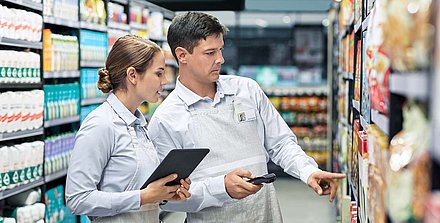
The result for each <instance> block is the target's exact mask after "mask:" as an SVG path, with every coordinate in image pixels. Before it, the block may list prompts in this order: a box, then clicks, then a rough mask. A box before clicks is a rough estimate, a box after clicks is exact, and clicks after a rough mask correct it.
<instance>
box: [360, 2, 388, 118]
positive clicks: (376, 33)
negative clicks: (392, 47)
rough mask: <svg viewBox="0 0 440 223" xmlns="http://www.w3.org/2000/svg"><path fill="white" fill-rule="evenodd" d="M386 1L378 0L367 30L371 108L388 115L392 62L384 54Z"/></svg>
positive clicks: (367, 64) (367, 63)
mask: <svg viewBox="0 0 440 223" xmlns="http://www.w3.org/2000/svg"><path fill="white" fill-rule="evenodd" d="M385 2H386V1H384V0H377V1H376V6H375V7H374V9H373V10H372V12H371V15H370V21H369V24H368V27H371V28H370V29H368V30H367V39H366V47H367V58H366V66H367V74H368V85H369V93H370V103H371V108H373V109H375V110H377V111H379V112H382V113H383V114H388V111H389V103H390V91H389V75H390V66H391V64H390V63H391V61H390V59H389V58H388V56H387V55H386V53H385V52H384V48H383V47H384V46H383V43H384V39H383V38H384V34H385V33H384V23H385V21H386V5H385Z"/></svg>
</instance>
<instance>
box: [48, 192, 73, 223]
mask: <svg viewBox="0 0 440 223" xmlns="http://www.w3.org/2000/svg"><path fill="white" fill-rule="evenodd" d="M44 196H45V203H46V218H45V220H46V222H49V223H61V222H66V223H74V222H76V219H75V216H73V215H72V214H70V212H69V210H68V209H67V207H66V206H65V205H64V196H65V195H64V187H63V186H62V185H59V186H56V187H55V188H52V189H50V190H48V191H46V193H45V195H44Z"/></svg>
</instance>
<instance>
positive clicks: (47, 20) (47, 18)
mask: <svg viewBox="0 0 440 223" xmlns="http://www.w3.org/2000/svg"><path fill="white" fill-rule="evenodd" d="M43 21H44V23H47V24H54V25H59V26H65V27H70V28H75V29H78V28H79V26H78V21H73V20H68V19H62V18H55V17H51V16H46V15H45V16H44V19H43Z"/></svg>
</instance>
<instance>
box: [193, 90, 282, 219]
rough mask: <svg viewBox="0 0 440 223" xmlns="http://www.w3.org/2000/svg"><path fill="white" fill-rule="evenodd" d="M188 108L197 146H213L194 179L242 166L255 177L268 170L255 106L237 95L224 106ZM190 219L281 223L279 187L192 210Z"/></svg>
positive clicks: (266, 187) (270, 185) (264, 188)
mask: <svg viewBox="0 0 440 223" xmlns="http://www.w3.org/2000/svg"><path fill="white" fill-rule="evenodd" d="M187 107H188V106H187ZM188 110H189V112H190V113H191V118H192V122H193V123H194V129H193V131H194V132H195V144H196V147H208V148H210V149H211V152H210V153H209V154H208V155H207V157H206V158H205V159H204V160H203V161H202V163H200V165H199V166H198V167H197V169H196V170H195V171H194V173H193V174H192V175H191V177H192V180H193V181H197V180H201V179H204V178H206V177H216V176H220V175H225V174H227V173H229V172H230V171H232V170H235V169H238V168H240V169H246V170H250V171H251V172H252V174H253V175H255V176H259V175H262V174H266V173H267V164H266V152H265V148H264V147H263V146H262V145H261V142H260V140H259V138H258V132H257V121H256V115H257V110H256V109H255V108H249V107H247V108H246V107H244V106H242V104H241V103H240V101H239V99H238V98H235V99H234V100H232V104H230V105H228V106H226V107H224V108H211V109H198V110H194V109H188ZM187 221H188V223H202V222H203V223H206V222H225V223H226V222H227V223H235V222H264V223H266V222H277V223H278V222H283V219H282V216H281V210H280V207H279V204H278V200H277V198H276V194H275V188H274V186H273V185H272V184H268V185H264V187H263V188H262V189H261V190H260V191H259V192H257V193H256V194H254V195H251V196H248V197H246V198H244V199H241V200H235V199H234V200H232V201H230V202H227V203H225V204H224V205H223V206H222V207H208V208H205V209H203V210H201V211H199V212H197V213H188V214H187Z"/></svg>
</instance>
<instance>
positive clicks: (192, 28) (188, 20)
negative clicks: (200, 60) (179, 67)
mask: <svg viewBox="0 0 440 223" xmlns="http://www.w3.org/2000/svg"><path fill="white" fill-rule="evenodd" d="M227 32H228V28H227V27H226V26H224V25H223V24H221V23H220V22H219V21H218V19H217V18H216V17H214V16H212V15H208V14H206V13H202V12H186V13H184V14H181V15H178V16H176V17H174V19H173V21H172V22H171V25H170V28H168V36H167V41H168V45H170V48H171V52H172V53H173V56H174V58H176V60H177V56H176V52H175V50H176V48H177V47H183V48H185V49H186V50H188V52H189V53H191V54H192V53H193V49H194V47H196V46H197V45H198V44H199V41H200V40H202V39H204V40H206V38H207V37H208V36H215V37H218V36H220V34H225V33H227ZM177 61H178V60H177Z"/></svg>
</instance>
